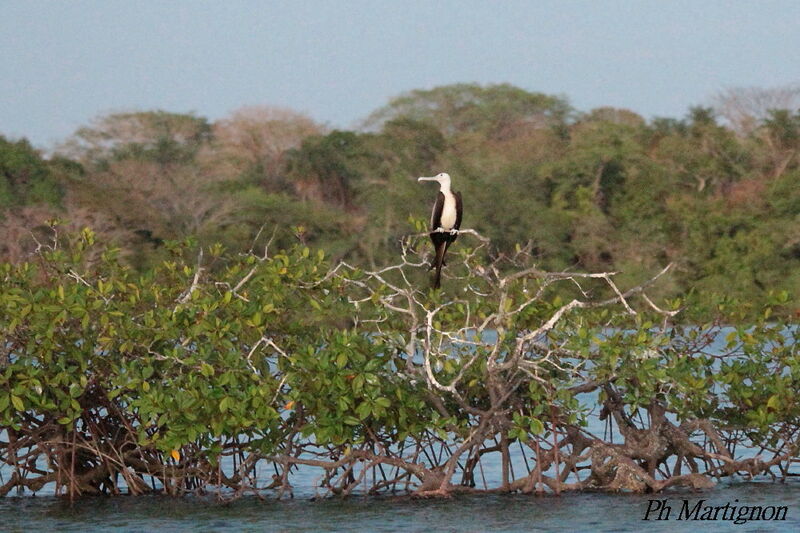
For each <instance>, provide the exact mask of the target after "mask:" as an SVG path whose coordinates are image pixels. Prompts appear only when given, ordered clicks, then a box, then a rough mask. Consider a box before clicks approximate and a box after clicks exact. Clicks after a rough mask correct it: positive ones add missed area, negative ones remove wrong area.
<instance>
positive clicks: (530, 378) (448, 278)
mask: <svg viewBox="0 0 800 533" xmlns="http://www.w3.org/2000/svg"><path fill="white" fill-rule="evenodd" d="M58 229H59V228H58V227H53V228H51V229H50V231H51V235H50V238H48V239H47V240H44V241H42V242H41V243H40V244H41V247H40V249H39V250H38V251H37V253H36V254H35V256H34V257H32V258H31V260H30V261H25V262H19V263H16V264H11V263H5V264H3V265H2V266H1V267H0V328H2V329H1V330H0V331H2V340H0V350H1V351H0V460H1V461H2V463H5V464H6V465H9V466H10V467H11V475H10V476H9V477H7V478H6V479H5V480H4V482H3V483H2V484H0V495H5V494H7V493H8V492H9V491H10V490H12V489H14V488H15V487H25V488H27V489H30V490H34V491H36V490H39V489H41V488H42V487H43V486H44V485H46V484H52V483H54V484H55V485H56V487H57V488H56V490H57V492H58V493H60V494H69V495H71V496H77V495H80V494H91V493H96V492H105V493H112V494H113V493H119V492H124V491H129V492H132V493H134V494H141V493H146V492H150V491H152V490H163V491H166V492H167V493H171V494H181V493H185V492H202V491H205V490H208V489H210V488H213V487H218V488H224V489H226V492H225V493H226V494H243V493H246V492H248V491H255V492H256V493H260V492H261V491H262V490H263V489H266V488H274V489H277V490H279V491H280V493H285V492H286V491H290V490H291V485H290V481H291V479H292V475H291V474H292V471H293V468H294V467H296V466H297V465H305V466H306V467H315V468H319V469H321V472H322V475H321V476H320V477H318V478H317V479H318V481H317V484H318V486H317V488H318V490H320V491H323V492H330V493H334V494H349V493H351V492H352V491H354V490H366V491H369V492H382V491H390V490H391V491H396V490H400V491H409V492H412V493H414V494H416V495H421V496H424V495H448V494H452V493H453V492H458V491H480V490H494V491H522V492H526V493H528V492H542V491H555V492H560V491H565V490H582V489H588V488H593V489H602V490H622V489H624V490H635V491H660V490H662V489H664V488H666V487H669V486H672V485H688V486H692V487H705V486H708V485H709V484H710V480H711V479H715V478H722V477H726V476H731V475H736V474H743V475H758V474H763V473H769V474H772V475H774V476H780V477H785V474H786V473H787V472H788V469H790V468H792V467H793V465H795V464H796V463H797V462H798V460H800V454H798V450H799V449H800V404H798V403H797V402H796V398H795V391H796V390H797V388H798V386H800V363H798V361H800V359H798V351H797V350H798V342H797V341H798V338H797V337H798V335H800V330H799V329H798V327H797V326H798V325H797V323H796V322H795V323H792V322H787V321H783V320H779V319H776V318H775V316H776V315H777V316H785V315H786V314H787V313H785V312H784V311H785V310H786V309H787V308H791V305H792V302H790V301H789V297H788V294H787V293H785V292H783V293H780V292H777V293H773V294H772V295H771V296H770V299H771V302H770V304H771V305H770V306H768V307H764V308H759V309H758V310H757V311H758V313H757V314H758V316H759V319H758V320H756V321H755V322H753V323H752V324H751V325H750V326H747V327H745V326H740V327H736V328H728V329H726V330H724V331H723V329H722V328H723V325H724V324H725V323H739V324H744V317H745V315H754V314H756V313H755V311H756V310H753V309H747V310H743V309H744V308H743V307H742V306H740V305H738V304H736V303H735V302H732V301H724V302H720V303H719V304H718V305H717V307H716V310H715V314H716V315H717V316H718V318H719V320H717V321H712V322H709V323H708V324H706V325H702V326H701V325H691V326H689V325H680V323H678V322H676V320H678V318H679V314H680V309H681V307H682V306H683V305H684V302H682V301H680V300H671V301H662V300H661V299H658V298H655V297H651V296H648V293H650V292H651V289H652V288H654V287H656V286H657V285H658V283H659V282H660V281H661V280H662V279H663V278H664V274H665V273H666V272H667V271H668V270H669V269H670V268H672V267H671V266H667V267H666V268H664V269H662V270H661V271H660V273H659V271H654V272H651V273H650V274H651V276H650V277H651V278H652V279H650V280H649V281H647V282H645V283H643V284H641V285H637V286H629V285H628V286H626V285H622V284H618V283H619V281H618V280H617V279H616V277H615V276H614V275H613V274H612V273H607V272H603V273H596V274H587V273H582V272H561V271H559V272H546V271H543V270H541V269H540V268H538V267H537V266H536V265H535V263H536V262H537V258H536V257H535V256H533V255H531V253H530V252H531V251H530V249H519V250H518V251H516V252H515V253H513V254H510V255H508V256H505V257H502V258H492V256H491V254H489V253H487V251H488V250H489V249H490V245H489V242H488V241H487V240H486V239H485V238H484V237H482V236H480V235H479V234H476V233H474V232H472V230H467V231H465V232H464V234H463V235H462V236H461V238H460V240H459V241H458V246H457V247H454V248H453V249H452V253H453V255H452V256H451V257H450V258H449V260H448V263H449V264H448V267H447V268H446V269H445V288H444V289H443V290H442V291H431V290H429V289H428V280H427V277H428V274H427V264H428V262H429V261H430V259H431V257H430V249H429V247H428V246H427V242H426V240H427V236H426V235H425V234H421V235H417V236H412V237H410V238H408V239H406V240H404V244H403V247H402V249H401V250H400V252H401V253H398V261H397V262H396V264H390V265H387V266H385V267H383V268H381V269H380V270H374V271H371V270H361V269H358V268H355V267H353V266H350V265H348V264H346V263H339V264H336V265H331V264H329V263H328V262H327V261H326V258H325V257H324V255H323V254H322V253H315V252H312V251H311V250H310V249H309V248H308V247H306V246H304V245H301V244H298V245H295V246H293V247H291V248H289V249H286V250H282V249H279V248H276V247H275V243H274V242H271V243H266V244H265V241H267V239H266V238H265V237H262V238H261V239H260V240H258V241H257V243H256V245H255V246H254V248H253V249H251V252H249V253H230V252H226V251H225V250H224V249H223V248H222V247H221V246H219V245H214V246H210V247H205V248H201V250H202V253H198V252H197V247H196V246H195V245H194V244H193V243H191V242H186V243H182V244H180V243H166V244H165V245H164V247H165V254H167V257H165V258H164V259H163V260H161V261H159V262H158V263H156V264H155V265H154V266H153V268H152V269H149V270H147V271H145V272H139V271H137V270H136V269H134V268H132V267H131V266H130V265H129V264H127V263H126V262H125V261H122V260H121V255H120V252H119V250H118V249H109V248H104V247H101V246H98V245H97V244H95V243H94V239H95V235H94V234H93V233H92V232H91V231H89V230H84V231H83V232H82V233H81V234H80V235H77V236H75V235H72V236H69V235H68V236H59V235H57V234H55V232H56V231H57V230H58ZM420 239H421V240H420ZM423 243H424V244H423ZM597 416H599V417H600V418H601V419H603V420H606V421H607V422H608V423H609V424H611V425H612V427H614V431H615V432H616V433H617V435H621V436H622V440H621V441H619V440H618V441H617V442H616V443H615V442H614V439H613V437H611V436H610V434H609V435H600V434H597V433H596V432H592V431H590V428H588V427H587V426H586V423H587V421H588V420H590V418H592V417H597ZM618 438H619V437H618ZM737 446H738V447H739V448H738V449H737ZM742 446H757V447H759V448H760V449H761V452H760V453H759V454H758V455H756V456H752V457H751V456H748V455H747V454H746V453H745V454H744V455H743V454H742ZM517 448H518V449H519V450H520V453H521V454H522V455H524V456H525V463H524V464H525V469H524V470H523V471H520V470H519V463H517V470H516V471H515V470H514V467H513V465H512V463H513V461H512V454H513V453H515V450H516V449H517ZM492 455H496V456H499V457H500V463H501V465H502V472H501V478H500V479H499V480H498V483H497V485H496V486H494V487H490V486H488V485H487V481H486V479H485V478H483V466H482V465H483V463H484V461H485V459H486V458H487V457H491V456H492ZM528 458H530V460H529V459H528ZM529 461H530V462H529ZM273 467H274V472H275V474H274V476H270V475H265V470H266V469H269V470H271V469H272V468H273Z"/></svg>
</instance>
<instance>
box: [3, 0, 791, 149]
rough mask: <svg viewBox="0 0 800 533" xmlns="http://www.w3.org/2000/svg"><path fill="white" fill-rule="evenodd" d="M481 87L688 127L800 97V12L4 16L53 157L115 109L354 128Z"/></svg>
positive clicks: (301, 7) (425, 9) (543, 7)
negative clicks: (264, 111) (773, 93)
mask: <svg viewBox="0 0 800 533" xmlns="http://www.w3.org/2000/svg"><path fill="white" fill-rule="evenodd" d="M473 81H474V82H480V83H499V82H509V83H512V84H514V85H517V86H520V87H522V88H525V89H528V90H534V91H542V92H546V93H555V94H563V95H566V96H567V97H568V98H569V99H570V101H571V102H572V104H573V105H574V106H576V107H577V108H578V109H581V110H588V109H591V108H592V107H597V106H601V105H612V106H618V107H627V108H629V109H632V110H634V111H637V112H639V113H641V114H643V115H645V116H646V117H652V116H671V117H680V116H683V115H684V114H685V113H686V111H687V109H688V107H689V106H691V105H696V104H703V103H709V101H710V97H711V96H712V95H713V94H714V93H716V92H717V91H719V90H720V89H723V88H725V87H734V86H735V87H739V86H759V87H775V86H781V85H786V84H790V83H797V82H800V1H797V0H786V1H766V0H758V1H745V0H741V1H728V2H721V1H710V0H690V1H667V0H663V1H641V0H640V1H633V0H631V1H599V0H594V1H569V0H560V1H542V0H537V1H533V0H530V1H520V2H509V1H504V2H488V1H486V2H469V1H465V0H451V1H432V0H428V1H418V2H417V1H407V0H403V1H399V0H398V1H396V2H383V1H376V0H372V1H358V2H356V1H348V0H335V1H324V2H323V1H310V0H302V1H294V2H290V1H286V2H278V1H274V2H267V1H261V2H255V1H253V2H248V1H232V0H228V1H224V2H223V1H217V2H201V1H188V0H187V1H183V2H174V1H159V2H156V1H131V0H124V1H115V0H102V1H99V0H98V1H76V0H71V1H69V2H64V1H55V0H53V1H48V2H41V1H31V0H25V1H12V0H0V134H5V135H7V136H13V137H20V136H26V137H28V138H29V139H31V140H32V141H33V142H34V144H36V145H38V146H40V147H47V146H49V145H51V144H52V143H53V142H55V141H59V140H61V139H63V138H64V137H66V136H67V135H69V134H70V133H71V132H73V131H74V130H75V129H76V128H77V127H78V126H81V125H83V124H87V123H88V122H89V121H90V120H91V119H92V118H93V117H95V116H97V115H98V114H100V113H105V112H108V111H113V110H131V109H156V108H160V109H166V110H169V111H175V112H187V111H194V112H196V113H198V114H200V115H203V116H206V117H209V118H211V119H217V118H220V117H223V116H225V115H226V114H227V113H229V112H230V111H232V110H234V109H236V108H238V107H241V106H244V105H254V104H266V105H278V106H285V107H290V108H293V109H296V110H299V111H304V112H306V113H308V114H310V115H311V116H312V117H313V118H315V119H317V120H319V121H322V122H325V123H328V124H329V125H331V126H338V127H350V126H353V125H354V124H356V123H357V121H359V120H360V119H363V118H364V117H365V116H366V115H367V114H369V112H371V111H372V110H374V109H376V108H377V107H379V106H381V105H383V104H385V103H386V102H387V101H388V100H389V98H391V97H393V96H396V95H397V94H399V93H401V92H403V91H406V90H409V89H416V88H431V87H435V86H437V85H443V84H448V83H454V82H473Z"/></svg>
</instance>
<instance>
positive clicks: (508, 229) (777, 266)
mask: <svg viewBox="0 0 800 533" xmlns="http://www.w3.org/2000/svg"><path fill="white" fill-rule="evenodd" d="M763 92H764V93H765V94H766V95H767V96H769V94H768V91H763ZM756 93H757V92H753V91H750V92H742V91H740V92H739V93H737V92H736V91H731V92H729V93H727V94H726V95H725V96H724V98H722V99H720V102H719V105H718V106H717V109H715V110H712V109H709V108H694V109H692V110H690V111H689V113H688V114H687V116H686V117H685V118H682V119H654V120H650V121H646V120H644V119H643V118H642V117H640V116H638V115H637V114H635V113H633V112H631V111H628V110H624V109H614V108H599V109H594V110H591V111H589V112H578V111H576V110H575V109H573V108H572V107H570V105H569V104H568V102H567V101H566V100H565V99H564V98H562V97H559V96H551V95H544V94H541V93H535V92H529V91H525V90H522V89H519V88H516V87H512V86H509V85H493V86H485V87H483V86H478V85H470V84H458V85H450V86H444V87H438V88H434V89H430V90H417V91H411V92H409V93H407V94H404V95H401V96H400V97H398V98H397V99H395V100H393V101H392V102H390V103H389V104H388V105H387V106H385V107H384V108H382V109H379V110H377V111H375V112H374V113H373V114H372V115H371V116H370V117H369V118H368V119H367V121H366V122H365V124H364V128H363V129H362V130H361V131H327V130H326V129H325V128H324V127H322V126H320V125H317V124H315V123H314V122H313V121H311V120H310V119H309V118H308V117H305V116H303V115H301V114H298V113H294V112H291V111H287V110H280V109H272V108H244V109H242V110H240V111H237V112H235V113H233V114H232V115H231V116H230V117H228V118H225V119H223V120H219V121H217V122H213V123H212V122H210V121H208V120H207V119H205V118H202V117H198V116H195V115H191V114H178V113H169V112H164V111H146V112H132V113H117V114H110V115H107V116H104V117H101V118H99V119H98V120H97V121H95V122H94V123H92V124H90V125H88V126H86V127H83V128H81V129H79V130H78V131H77V132H76V134H75V135H74V136H73V137H72V138H71V139H69V140H68V141H67V142H65V143H64V144H63V145H62V146H60V147H59V148H58V149H57V150H56V152H55V154H56V155H54V156H52V157H50V158H49V159H45V158H43V157H42V156H41V155H40V154H39V153H37V152H36V151H35V150H33V149H32V148H31V147H30V145H29V144H28V143H27V142H25V141H24V140H23V141H17V142H12V141H8V140H6V139H0V254H2V255H3V256H4V258H5V259H7V260H11V261H15V262H16V261H22V260H24V259H25V257H26V255H27V254H28V253H30V251H31V250H33V249H35V248H36V246H37V240H41V238H42V237H43V236H44V235H45V234H46V225H45V224H44V222H45V221H46V220H47V219H49V218H60V219H63V220H65V221H67V223H68V224H69V225H70V226H69V227H71V228H72V229H73V230H78V229H80V228H81V227H84V226H90V227H92V228H94V230H95V231H97V232H98V234H99V235H100V236H101V237H102V238H103V239H104V240H111V241H112V242H114V243H115V244H116V245H117V246H119V247H120V248H121V254H122V256H123V257H124V258H125V261H127V262H128V264H130V265H133V266H134V267H135V268H136V269H138V270H139V271H140V272H145V271H147V269H149V268H151V267H153V266H154V265H156V264H158V263H159V261H161V260H162V259H164V258H165V257H167V256H168V254H169V252H168V250H167V249H166V247H165V244H164V242H165V241H168V240H176V239H177V240H180V239H183V238H186V237H189V236H192V237H196V238H197V239H199V242H200V243H202V244H204V245H210V244H212V243H214V242H221V243H223V244H224V245H226V246H228V247H229V248H231V249H245V248H246V247H247V246H248V245H249V243H250V242H251V241H252V239H253V238H254V236H255V235H256V234H257V233H258V232H259V231H260V230H261V228H262V227H263V228H266V231H267V232H270V233H271V232H272V230H273V228H274V229H275V230H276V233H275V243H276V245H278V246H281V247H289V246H291V245H292V244H293V243H296V242H298V240H299V241H300V242H301V243H302V244H305V245H308V246H310V247H312V248H314V249H324V250H326V251H327V252H328V253H330V254H332V256H333V258H334V259H337V260H338V259H345V260H347V261H349V262H351V263H353V264H357V265H359V266H362V267H368V268H374V267H375V266H376V265H381V264H386V263H387V262H391V260H392V258H393V257H395V254H396V242H397V238H398V237H399V236H400V235H401V234H403V233H404V232H405V227H406V224H407V221H408V219H409V216H411V217H413V218H415V219H417V218H424V217H426V216H427V213H428V209H429V206H430V204H431V202H432V191H431V190H430V188H428V187H422V186H419V184H417V183H416V182H415V181H414V179H415V178H416V177H417V176H420V175H430V174H432V173H435V172H438V171H448V172H449V173H450V174H451V175H452V176H453V180H454V187H455V188H456V190H461V191H462V192H463V194H464V199H465V204H466V207H465V218H464V224H465V226H467V227H470V228H474V229H476V230H478V231H480V232H481V233H482V234H484V235H487V236H488V237H490V238H491V239H492V241H493V243H494V245H495V247H496V248H495V250H494V251H493V253H494V254H495V255H500V254H508V253H511V252H513V250H514V249H515V246H516V245H520V246H526V245H529V246H530V247H531V248H530V249H531V250H532V252H533V254H534V255H535V257H536V258H537V261H538V263H539V264H540V266H542V267H543V268H547V269H551V270H561V269H566V268H570V269H581V270H584V271H592V270H615V271H620V272H621V277H620V279H621V280H623V281H624V282H627V283H636V282H639V281H641V280H643V279H645V277H646V276H647V275H648V273H649V272H651V271H652V270H653V269H655V268H657V267H658V265H662V264H665V263H667V262H674V263H675V264H676V268H675V269H674V271H673V272H672V274H671V276H670V278H669V280H667V281H665V282H664V283H662V284H660V285H659V287H658V288H657V289H656V294H657V295H658V296H663V297H682V298H689V300H690V301H691V302H693V304H694V305H692V312H693V313H695V314H696V315H697V316H700V317H703V318H708V317H710V316H711V314H712V312H713V304H712V302H713V301H714V299H715V298H716V296H714V293H719V292H723V293H725V294H727V295H728V296H732V297H737V298H740V299H742V300H747V301H751V302H754V303H756V304H759V305H761V304H764V303H766V302H767V301H768V299H769V293H770V291H775V290H786V291H789V292H790V293H792V294H797V293H798V291H800V274H798V272H800V187H798V183H800V156H798V152H799V151H800V144H799V143H800V111H798V109H796V108H795V107H796V106H795V107H790V108H785V109H754V108H753V109H751V108H748V107H747V105H744V104H747V103H748V102H751V103H752V102H774V104H775V105H786V106H790V105H794V103H793V102H792V101H791V99H786V98H778V99H776V98H772V99H770V98H765V97H764V94H760V93H758V94H756ZM781 94H783V93H781ZM737 99H738V100H737ZM762 107H763V106H762ZM718 116H723V117H726V119H727V120H723V119H719V118H718ZM756 307H758V306H756ZM754 309H755V307H754ZM787 311H788V312H794V311H795V310H791V309H789V310H787Z"/></svg>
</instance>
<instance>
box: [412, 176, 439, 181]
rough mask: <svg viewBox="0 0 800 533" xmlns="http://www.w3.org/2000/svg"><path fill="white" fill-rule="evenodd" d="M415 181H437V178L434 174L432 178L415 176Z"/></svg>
mask: <svg viewBox="0 0 800 533" xmlns="http://www.w3.org/2000/svg"><path fill="white" fill-rule="evenodd" d="M417 181H439V180H438V179H436V177H435V176H434V177H432V178H417Z"/></svg>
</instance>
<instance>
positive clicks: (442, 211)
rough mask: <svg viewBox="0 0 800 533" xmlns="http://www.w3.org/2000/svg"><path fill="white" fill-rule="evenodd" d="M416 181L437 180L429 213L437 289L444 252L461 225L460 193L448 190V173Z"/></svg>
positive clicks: (436, 287) (432, 266)
mask: <svg viewBox="0 0 800 533" xmlns="http://www.w3.org/2000/svg"><path fill="white" fill-rule="evenodd" d="M417 181H438V182H439V194H438V195H437V196H436V203H435V204H433V213H431V233H430V236H431V240H432V241H433V247H434V248H435V249H436V257H435V258H434V260H433V264H431V268H436V278H435V279H434V282H433V288H434V289H438V288H439V285H440V284H441V276H442V265H444V254H445V253H446V252H447V249H448V248H450V245H451V244H452V243H453V241H455V240H456V238H457V237H458V229H459V228H460V227H461V213H462V204H461V193H460V192H453V191H451V190H450V175H449V174H446V173H444V172H442V173H441V174H437V175H436V176H433V177H432V178H425V177H423V178H419V179H418V180H417Z"/></svg>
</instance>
